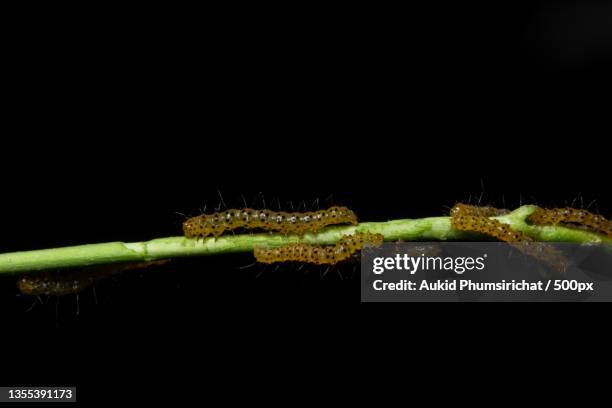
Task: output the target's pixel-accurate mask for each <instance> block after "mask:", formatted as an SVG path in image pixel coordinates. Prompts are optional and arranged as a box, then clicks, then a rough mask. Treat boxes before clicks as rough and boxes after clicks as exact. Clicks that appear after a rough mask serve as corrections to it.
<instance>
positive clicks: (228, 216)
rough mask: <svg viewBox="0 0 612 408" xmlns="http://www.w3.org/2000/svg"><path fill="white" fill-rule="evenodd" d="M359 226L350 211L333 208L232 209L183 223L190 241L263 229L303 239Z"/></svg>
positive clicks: (342, 208)
mask: <svg viewBox="0 0 612 408" xmlns="http://www.w3.org/2000/svg"><path fill="white" fill-rule="evenodd" d="M336 224H352V225H355V224H357V216H356V215H355V213H354V212H353V211H352V210H350V209H348V208H347V207H330V208H328V209H327V210H321V211H313V212H303V213H300V212H284V211H271V210H254V209H252V208H245V209H230V210H227V211H222V212H217V213H213V214H203V215H199V216H197V217H192V218H189V219H188V220H186V221H185V222H184V223H183V233H184V235H185V237H187V238H206V237H209V236H211V235H212V236H214V237H219V236H221V235H223V234H224V233H225V232H228V231H234V230H236V229H249V230H250V229H262V230H265V231H274V232H280V233H282V234H297V235H303V234H304V233H306V232H312V233H316V232H317V231H319V230H320V229H322V228H324V227H326V226H328V225H336Z"/></svg>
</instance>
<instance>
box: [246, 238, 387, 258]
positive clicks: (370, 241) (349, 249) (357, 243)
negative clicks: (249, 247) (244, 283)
mask: <svg viewBox="0 0 612 408" xmlns="http://www.w3.org/2000/svg"><path fill="white" fill-rule="evenodd" d="M383 239H384V237H383V236H382V235H381V234H372V233H369V232H357V233H355V234H353V235H343V236H342V238H340V240H339V241H338V242H337V243H336V245H329V246H319V245H308V244H289V245H285V246H282V247H279V248H271V249H268V248H261V247H255V249H254V254H255V259H257V262H259V263H264V264H271V263H275V262H303V263H310V264H316V265H335V264H337V263H338V262H342V261H344V260H347V259H348V258H350V257H351V256H352V255H353V254H354V253H355V252H357V251H359V250H360V249H362V248H364V247H365V246H379V245H381V244H382V242H383Z"/></svg>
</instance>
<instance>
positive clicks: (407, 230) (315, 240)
mask: <svg viewBox="0 0 612 408" xmlns="http://www.w3.org/2000/svg"><path fill="white" fill-rule="evenodd" d="M536 208H537V207H535V206H523V207H519V208H518V209H516V210H514V211H513V212H511V213H509V214H506V215H504V216H500V217H495V218H496V219H498V220H500V221H501V222H504V223H507V224H510V225H511V226H512V228H514V229H517V230H519V231H521V232H524V233H525V234H527V235H529V236H531V237H532V238H534V239H535V240H537V241H549V242H575V243H603V244H606V245H609V246H610V248H612V239H611V238H608V237H606V236H603V235H600V234H596V233H593V232H590V231H586V230H582V229H576V228H566V227H562V226H535V225H529V224H527V223H526V221H525V220H526V218H527V217H528V216H529V215H530V214H531V213H532V212H533V211H535V209H536ZM356 231H370V232H375V233H380V234H383V235H384V237H385V240H386V241H398V240H403V241H446V240H489V239H490V238H488V237H486V236H484V235H481V234H474V233H467V232H462V231H458V230H456V229H454V228H452V226H451V222H450V217H429V218H420V219H403V220H393V221H387V222H364V223H360V224H358V225H352V226H334V227H328V228H326V229H324V230H322V231H320V232H319V233H317V234H305V235H304V236H302V237H298V236H295V235H293V236H291V235H290V236H285V235H280V234H270V233H261V234H240V235H230V236H222V237H219V238H207V239H204V240H202V239H199V240H195V239H187V238H185V237H169V238H159V239H154V240H151V241H147V242H133V243H124V242H108V243H103V244H90V245H79V246H72V247H65V248H53V249H43V250H36V251H24V252H12V253H5V254H0V274H11V273H27V272H33V271H39V270H45V269H59V268H73V267H84V266H92V265H103V264H111V263H119V262H148V261H156V260H162V259H172V258H179V257H187V256H202V255H216V254H227V253H237V252H251V251H252V250H253V247H254V246H268V247H276V246H281V245H285V244H287V243H292V242H298V241H299V242H302V243H307V244H317V245H331V244H334V243H336V242H337V241H338V240H339V239H340V238H341V237H342V236H343V235H346V234H352V233H354V232H356Z"/></svg>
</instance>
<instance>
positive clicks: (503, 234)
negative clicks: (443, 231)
mask: <svg viewBox="0 0 612 408" xmlns="http://www.w3.org/2000/svg"><path fill="white" fill-rule="evenodd" d="M505 213H507V211H506V210H500V209H497V208H494V207H477V206H473V205H467V204H461V203H459V204H456V205H455V206H454V207H453V208H452V209H451V212H450V215H451V223H452V225H453V227H454V228H456V229H458V230H461V231H475V232H481V233H483V234H486V235H489V236H491V237H494V238H497V239H499V240H500V241H504V242H525V241H529V242H531V241H533V239H532V238H530V237H528V236H527V235H525V234H523V233H521V232H519V231H515V230H514V229H512V228H511V227H510V225H508V224H504V223H502V222H500V221H498V220H494V219H491V218H488V217H494V216H497V215H502V214H505Z"/></svg>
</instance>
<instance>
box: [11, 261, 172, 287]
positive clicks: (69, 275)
mask: <svg viewBox="0 0 612 408" xmlns="http://www.w3.org/2000/svg"><path fill="white" fill-rule="evenodd" d="M166 262H168V260H162V261H153V262H130V263H121V264H115V265H104V266H90V267H88V268H83V269H76V270H70V271H53V272H49V271H44V272H35V273H30V274H27V275H24V276H23V277H21V278H20V279H19V280H18V281H17V288H18V289H19V291H20V292H21V293H22V294H24V295H32V296H39V295H49V296H64V295H68V294H75V293H79V292H81V291H83V290H84V289H87V288H88V287H90V286H93V285H94V284H96V283H97V282H99V281H101V280H102V279H105V278H108V277H110V276H112V275H115V274H118V273H121V272H124V271H127V270H133V269H142V268H145V267H147V266H152V265H161V264H164V263H166Z"/></svg>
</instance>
